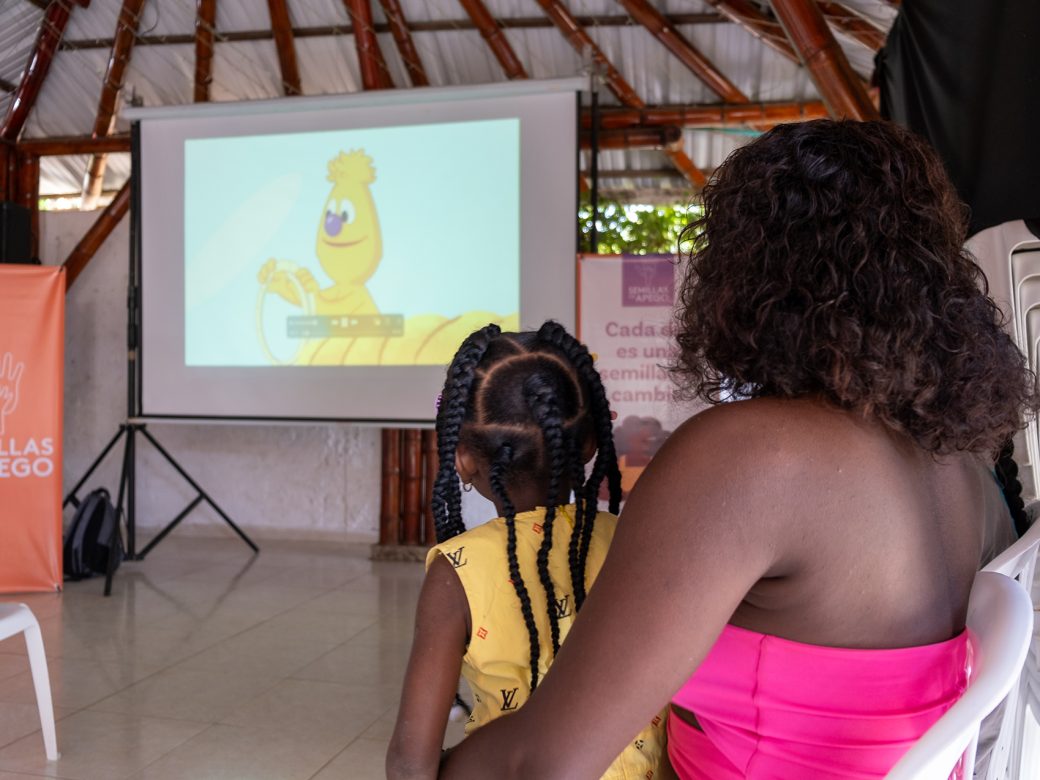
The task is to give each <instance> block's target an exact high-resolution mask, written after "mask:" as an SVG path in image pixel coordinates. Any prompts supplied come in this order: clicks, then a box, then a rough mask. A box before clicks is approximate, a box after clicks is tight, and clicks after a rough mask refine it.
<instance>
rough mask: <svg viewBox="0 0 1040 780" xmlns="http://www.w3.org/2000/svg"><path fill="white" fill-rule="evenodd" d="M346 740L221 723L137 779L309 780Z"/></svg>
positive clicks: (141, 773) (159, 761)
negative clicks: (330, 740) (308, 736)
mask: <svg viewBox="0 0 1040 780" xmlns="http://www.w3.org/2000/svg"><path fill="white" fill-rule="evenodd" d="M346 741H347V740H343V741H342V742H340V743H339V744H338V745H336V744H333V743H330V742H328V741H327V740H323V739H315V738H307V737H300V736H299V735H296V734H293V735H286V734H283V733H281V732H279V731H278V730H277V729H265V728H246V727H240V726H228V725H223V724H220V725H216V726H211V727H210V728H208V729H206V730H205V731H204V732H202V733H201V734H199V735H198V736H196V737H195V738H193V739H191V740H190V741H188V742H185V743H184V744H182V745H181V746H179V747H178V748H176V749H175V750H172V751H170V752H169V753H167V754H166V755H164V756H163V757H162V758H160V759H159V760H158V761H155V762H154V763H152V764H151V765H150V766H148V767H146V768H145V769H144V770H142V771H140V772H138V773H137V774H135V775H133V780H246V779H248V780H307V779H308V778H310V777H312V776H313V775H314V774H315V773H316V772H317V771H318V770H320V769H321V768H322V767H323V766H325V765H326V764H327V763H328V762H329V761H330V760H331V759H332V758H333V757H334V756H336V754H337V753H339V751H341V750H342V749H343V747H344V744H345V742H346ZM343 777H350V778H353V777H356V775H350V774H348V775H344V776H343Z"/></svg>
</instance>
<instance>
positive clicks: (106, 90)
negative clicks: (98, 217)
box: [83, 0, 145, 209]
mask: <svg viewBox="0 0 1040 780" xmlns="http://www.w3.org/2000/svg"><path fill="white" fill-rule="evenodd" d="M144 2H145V0H123V6H122V8H121V9H120V11H119V19H118V20H117V22H116V34H115V39H114V40H115V43H113V44H112V51H111V54H110V55H109V58H108V67H107V68H106V69H105V78H104V81H103V82H102V86H101V97H100V98H99V99H98V110H97V117H96V118H95V120H94V132H93V136H94V137H95V138H102V137H104V136H106V135H108V134H109V133H111V132H112V126H113V124H114V123H115V118H116V101H117V99H118V98H119V93H120V91H121V90H122V89H123V79H124V78H125V76H126V67H127V65H129V64H130V54H131V52H132V51H133V48H134V38H135V37H136V36H137V28H138V25H139V23H140V20H141V9H142V8H144ZM107 164H108V159H107V157H106V156H105V155H104V154H95V155H94V157H93V158H91V161H90V165H89V166H88V167H87V173H86V176H84V177H83V208H84V209H92V208H94V206H95V205H96V203H97V199H98V196H99V195H100V194H101V187H102V184H103V181H104V178H105V168H106V166H107Z"/></svg>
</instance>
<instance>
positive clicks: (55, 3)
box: [0, 0, 89, 142]
mask: <svg viewBox="0 0 1040 780" xmlns="http://www.w3.org/2000/svg"><path fill="white" fill-rule="evenodd" d="M88 2H89V0H88ZM79 5H80V6H81V7H84V8H85V7H86V3H79ZM72 6H73V2H72V0H51V2H50V3H48V4H47V7H46V9H45V10H44V13H43V20H42V21H41V22H40V29H39V31H38V32H37V33H36V42H35V43H34V44H33V47H32V51H30V52H29V62H28V64H26V66H25V71H24V73H23V75H22V80H21V83H20V84H18V85H17V87H15V88H13V89H12V90H11V92H13V93H14V96H13V97H12V98H11V102H10V103H8V105H7V114H6V115H5V116H4V121H3V124H2V125H0V140H2V141H8V142H10V141H17V140H18V136H20V135H21V134H22V128H23V127H25V122H26V120H27V119H28V118H29V114H30V113H31V112H32V108H33V105H35V103H36V98H37V97H39V94H40V88H41V87H43V81H44V79H45V78H47V71H48V70H50V67H51V62H53V60H54V53H55V52H56V51H57V50H58V44H59V43H60V42H61V36H62V35H64V34H65V26H66V25H67V24H68V23H69V15H70V14H71V13H72Z"/></svg>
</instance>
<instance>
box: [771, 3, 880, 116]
mask: <svg viewBox="0 0 1040 780" xmlns="http://www.w3.org/2000/svg"><path fill="white" fill-rule="evenodd" d="M771 2H772V4H773V10H774V11H775V12H776V16H777V18H778V19H779V20H780V23H781V24H782V25H783V26H784V31H785V32H786V33H787V37H788V39H789V40H790V41H791V44H792V45H793V46H794V48H795V49H796V50H797V51H798V54H799V56H800V57H801V58H802V62H803V63H804V64H805V67H806V68H807V69H808V71H809V75H810V77H811V78H812V80H813V83H814V84H816V89H817V90H819V92H820V96H821V97H822V98H823V102H824V103H826V104H827V108H828V109H829V110H830V113H831V116H833V117H836V118H837V117H848V118H849V119H859V120H868V119H877V118H879V114H878V110H877V108H876V107H875V106H874V103H873V102H872V101H871V99H870V96H869V95H868V94H867V91H866V89H865V88H864V86H863V82H862V81H860V79H859V76H857V75H856V73H855V71H853V70H852V66H851V65H849V61H848V59H847V58H846V57H845V52H844V51H842V49H841V46H839V45H838V42H837V41H836V40H835V39H834V35H833V34H832V33H831V31H830V28H829V27H828V26H827V22H826V21H825V20H824V18H823V13H822V12H821V11H820V8H819V6H818V5H816V3H815V2H813V0H771Z"/></svg>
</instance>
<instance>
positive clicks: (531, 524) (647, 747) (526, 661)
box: [426, 505, 664, 780]
mask: <svg viewBox="0 0 1040 780" xmlns="http://www.w3.org/2000/svg"><path fill="white" fill-rule="evenodd" d="M544 521H545V510H543V509H539V510H536V511H534V512H525V513H522V514H520V515H517V518H516V532H517V559H518V562H519V564H520V573H521V574H522V575H523V578H524V582H525V583H526V584H527V590H528V593H530V596H531V606H532V610H533V612H534V617H535V622H536V623H537V625H538V636H539V640H540V642H541V653H540V658H541V660H540V674H539V679H541V677H542V676H544V675H545V672H546V671H547V670H548V666H549V664H551V662H552V659H551V657H550V656H551V654H552V643H551V639H550V633H549V615H548V604H547V602H546V596H545V590H544V589H543V588H542V585H541V581H540V579H539V577H538V569H537V564H536V560H537V554H538V548H539V547H540V546H541V544H542V539H543V538H544V534H545V529H544ZM616 524H617V518H616V517H614V515H611V514H607V513H605V512H601V513H600V514H599V516H598V517H597V518H596V525H595V529H594V532H593V536H592V540H591V542H590V546H589V559H588V567H587V570H586V573H585V574H586V587H591V586H592V583H593V580H595V578H596V575H597V574H598V573H599V569H600V566H601V565H602V564H603V558H604V556H605V555H606V552H607V547H608V546H609V545H610V540H611V539H612V538H613V536H614V528H615V525H616ZM573 529H574V506H573V505H571V506H562V507H559V509H558V510H557V513H556V521H555V522H554V524H553V552H552V553H551V554H550V557H549V576H550V577H551V579H552V581H553V586H554V589H555V591H556V593H555V604H554V605H553V611H554V612H555V613H556V617H557V619H558V622H559V625H560V639H561V641H562V640H564V639H566V637H567V633H568V631H570V627H571V625H572V624H573V623H574V618H575V613H574V594H573V593H572V592H571V576H570V568H569V567H568V565H567V549H568V544H569V542H570V537H571V533H572V531H573ZM506 533H507V531H506V523H505V520H504V519H502V518H499V519H497V520H492V521H490V522H488V523H485V524H484V525H482V526H478V527H477V528H474V529H471V530H469V531H467V532H466V533H464V534H461V535H459V536H456V537H455V538H454V539H449V540H448V541H447V542H444V543H443V544H439V545H437V546H436V547H434V548H433V549H432V550H430V553H429V555H428V556H427V559H426V562H427V565H429V563H430V562H431V561H432V560H433V559H434V558H435V557H436V556H438V555H443V556H444V557H445V558H446V559H447V561H448V563H450V564H451V565H452V568H453V569H454V570H455V574H456V575H457V576H458V578H459V581H460V582H461V583H462V586H463V588H464V589H465V591H466V598H467V599H468V601H469V609H470V620H471V624H472V626H473V634H472V636H471V637H470V642H469V647H468V648H467V652H466V655H465V656H464V658H463V664H462V676H463V677H465V678H466V681H467V682H468V683H469V687H470V689H471V690H472V691H473V696H474V701H473V705H474V706H473V714H472V715H471V716H470V719H469V721H468V722H467V723H466V733H467V734H469V733H471V732H472V731H473V730H475V729H477V728H480V727H481V726H483V725H484V724H485V723H488V722H489V721H491V720H494V719H495V718H498V717H501V716H503V715H508V714H510V713H511V712H515V711H516V710H518V709H519V708H520V707H522V706H523V705H524V702H526V701H527V699H528V697H529V696H530V693H531V691H530V682H531V680H530V675H531V671H530V655H529V652H530V651H529V640H528V636H527V628H526V627H525V625H524V620H523V617H522V615H521V613H520V600H519V599H518V598H517V596H516V590H515V589H514V587H513V584H512V583H511V582H510V580H509V566H508V563H507V560H506ZM623 640H624V638H623V637H619V641H623ZM663 745H664V718H663V714H662V716H659V717H657V718H655V719H654V722H653V723H651V724H649V725H648V726H647V727H646V728H645V729H643V731H641V732H640V733H639V734H638V735H634V736H633V739H632V741H631V742H630V743H629V746H628V747H627V748H626V749H625V751H624V752H623V753H622V754H621V755H620V756H618V758H617V760H615V761H614V763H613V764H612V765H611V767H610V770H609V771H608V772H607V773H606V774H605V775H604V776H603V777H604V778H609V779H610V780H652V778H653V776H654V774H655V773H656V771H657V765H658V761H659V757H660V754H661V750H662V749H663Z"/></svg>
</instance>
